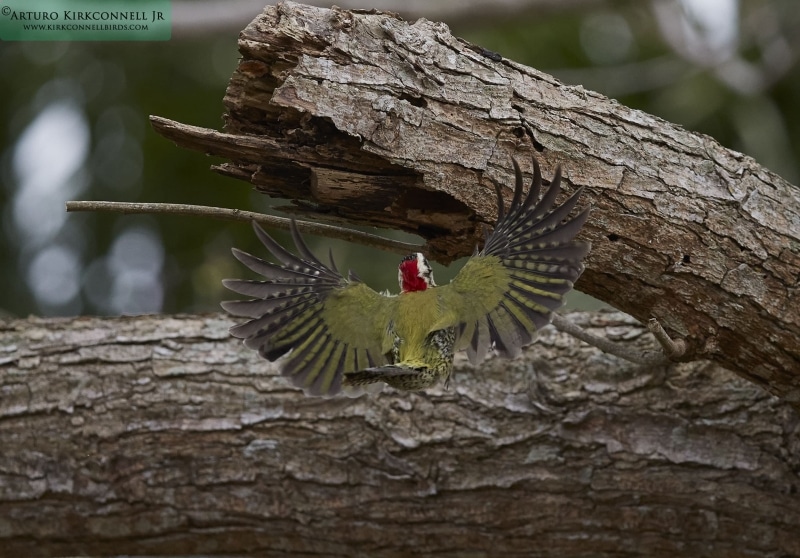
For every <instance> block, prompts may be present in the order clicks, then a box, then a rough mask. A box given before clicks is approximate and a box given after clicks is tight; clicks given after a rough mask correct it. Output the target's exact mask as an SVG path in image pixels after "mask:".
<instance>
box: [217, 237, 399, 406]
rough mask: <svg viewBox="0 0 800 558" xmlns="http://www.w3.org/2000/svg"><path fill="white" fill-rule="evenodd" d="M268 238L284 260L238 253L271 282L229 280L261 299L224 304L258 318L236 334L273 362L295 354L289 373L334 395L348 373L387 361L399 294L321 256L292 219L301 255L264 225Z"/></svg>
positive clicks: (289, 361) (310, 386) (230, 286)
mask: <svg viewBox="0 0 800 558" xmlns="http://www.w3.org/2000/svg"><path fill="white" fill-rule="evenodd" d="M253 228H254V229H255V231H256V235H257V236H258V238H259V239H260V240H261V242H262V243H263V244H264V246H266V248H267V250H269V251H270V252H271V253H272V255H273V256H274V257H275V258H276V259H277V260H278V261H279V262H281V265H279V264H274V263H270V262H267V261H264V260H262V259H260V258H257V257H255V256H251V255H250V254H248V253H246V252H242V251H241V250H237V249H235V248H234V249H233V255H234V256H236V258H237V259H238V260H239V261H240V262H242V263H243V264H244V265H246V266H247V267H249V268H250V269H251V270H253V271H255V272H256V273H258V274H259V275H261V276H263V277H264V278H265V280H263V281H250V280H240V279H226V280H224V281H223V284H224V285H225V287H227V288H228V289H230V290H232V291H234V292H236V293H239V294H243V295H246V296H250V297H253V298H252V299H250V300H234V301H226V302H223V303H222V307H223V308H224V309H225V310H226V311H227V312H229V313H230V314H233V315H234V316H244V317H247V318H251V319H250V320H249V321H246V322H244V323H242V324H239V325H236V326H234V327H233V328H231V334H232V335H233V336H235V337H239V338H241V339H244V344H245V345H246V346H247V347H249V348H251V349H256V350H258V352H259V354H260V355H261V356H262V357H264V358H265V359H267V360H269V361H274V360H276V359H278V358H279V357H281V356H283V355H285V354H287V353H289V352H290V351H291V353H290V354H289V356H288V357H287V358H286V359H285V360H284V362H283V364H282V368H281V373H282V374H283V375H284V376H288V377H289V378H290V379H291V381H292V382H293V383H294V384H295V385H296V386H299V387H302V388H304V389H305V390H306V391H308V392H310V393H312V394H314V395H333V394H335V393H338V392H339V391H340V389H341V385H342V378H343V377H344V374H345V373H347V372H356V371H359V370H363V369H364V368H369V367H372V366H379V365H382V364H386V363H387V360H386V358H385V357H384V353H385V352H386V346H385V343H386V340H385V339H384V337H385V335H386V334H385V332H386V324H387V323H388V321H389V320H388V316H389V315H390V313H391V309H392V305H393V304H394V300H395V299H394V298H393V297H388V296H384V295H381V294H378V293H377V292H375V291H374V290H372V289H370V288H369V287H367V286H366V285H365V284H364V283H362V282H361V281H360V280H359V279H358V278H357V277H356V276H355V275H353V274H352V272H351V273H350V274H349V277H348V278H345V277H343V276H342V275H341V274H340V273H339V271H338V270H337V269H336V264H335V263H334V262H333V257H332V255H331V258H330V260H331V266H330V267H328V266H326V265H325V264H323V263H322V262H320V261H319V260H318V259H317V258H316V257H315V256H314V255H313V254H312V253H311V251H310V250H309V249H308V247H307V246H306V244H305V242H303V239H302V238H301V236H300V234H299V233H298V231H297V227H296V226H295V223H294V221H292V226H291V232H292V238H293V239H294V243H295V245H296V246H297V249H298V251H299V252H300V257H298V256H296V255H294V254H292V253H291V252H289V251H287V250H285V249H284V248H283V247H282V246H281V245H280V244H278V243H277V242H275V240H273V239H272V238H271V237H270V236H269V235H268V234H267V233H266V232H264V230H263V229H262V228H261V227H259V226H258V225H257V224H256V223H253Z"/></svg>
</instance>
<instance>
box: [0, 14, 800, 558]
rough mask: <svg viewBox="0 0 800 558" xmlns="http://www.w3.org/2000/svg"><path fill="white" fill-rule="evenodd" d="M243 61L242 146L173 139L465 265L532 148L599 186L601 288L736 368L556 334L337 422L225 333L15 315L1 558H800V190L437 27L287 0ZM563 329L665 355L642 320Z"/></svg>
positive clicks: (251, 40) (233, 92)
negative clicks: (659, 363) (134, 557)
mask: <svg viewBox="0 0 800 558" xmlns="http://www.w3.org/2000/svg"><path fill="white" fill-rule="evenodd" d="M240 47H241V50H242V54H243V60H242V62H241V64H240V66H239V69H238V70H237V73H236V74H235V75H234V77H233V79H232V80H231V85H230V87H229V89H228V93H227V95H226V105H227V107H228V116H227V122H226V127H225V132H224V133H220V132H216V131H212V130H203V129H199V128H193V127H191V126H186V125H183V124H178V123H175V122H170V121H168V120H165V119H160V118H154V119H153V123H154V126H155V127H156V129H157V130H159V131H160V132H162V133H163V134H165V135H166V136H167V137H170V138H172V139H174V140H175V141H176V142H177V143H179V144H181V145H186V146H188V147H192V148H197V149H202V150H204V151H207V152H209V153H214V154H219V155H223V156H226V157H228V158H229V159H230V160H231V162H230V163H228V164H226V165H222V166H220V167H219V168H218V170H219V171H220V172H223V173H225V174H227V175H230V176H234V177H237V178H242V179H244V180H248V181H251V182H252V183H253V184H255V185H256V187H257V188H259V189H260V190H262V191H264V192H266V193H270V194H274V195H279V196H282V197H287V198H291V199H296V200H301V205H298V207H297V210H298V211H300V212H304V213H306V214H310V215H314V216H319V215H324V216H325V217H326V218H333V219H339V220H342V221H347V222H360V223H366V224H374V225H379V226H384V227H386V226H388V227H397V228H403V229H405V230H409V231H412V232H417V233H419V234H421V235H422V236H424V237H425V238H426V239H427V241H428V248H429V251H430V252H431V253H432V254H433V255H435V256H437V257H438V259H440V260H443V261H448V260H451V259H453V258H454V257H456V256H458V255H461V254H463V253H466V252H468V251H469V250H471V249H472V246H473V244H474V241H475V239H476V234H477V231H478V230H479V229H480V224H481V223H482V222H491V221H492V218H493V216H494V215H493V212H494V207H493V204H494V194H493V183H494V182H498V183H500V184H504V185H508V184H511V175H510V172H509V167H510V165H509V161H510V157H511V156H512V155H515V156H517V157H518V158H520V159H521V160H523V161H524V160H526V159H527V157H528V155H529V153H530V145H531V144H533V145H535V146H536V149H537V151H538V157H539V159H540V160H541V161H542V162H543V165H544V167H545V170H546V172H548V173H551V172H552V170H553V168H554V166H555V165H556V164H557V163H559V162H561V163H564V164H565V166H566V168H567V178H568V184H569V185H571V186H578V185H587V186H589V188H588V189H589V195H588V197H589V198H591V200H592V202H593V204H594V206H595V211H594V214H593V217H592V220H591V224H590V226H589V227H587V231H586V237H587V238H589V239H590V240H592V241H593V242H594V251H593V253H592V256H591V258H590V261H589V269H588V271H587V273H586V274H585V276H584V277H585V279H584V280H583V281H582V282H581V283H580V285H579V287H580V288H581V289H582V290H585V291H587V292H590V293H592V294H595V295H598V296H600V298H603V299H604V300H607V301H609V302H611V303H612V304H614V305H616V306H618V307H620V308H623V309H625V310H627V311H629V312H630V313H632V314H634V315H636V316H637V317H640V318H647V317H649V315H651V314H654V315H657V316H658V317H659V318H660V319H661V320H662V321H663V322H664V323H665V324H666V325H667V326H670V327H671V329H672V331H673V332H676V333H679V334H680V335H683V336H685V337H686V338H687V341H688V342H689V343H690V346H691V355H690V356H692V357H702V356H705V357H707V358H710V359H713V360H714V361H716V363H712V362H708V361H700V362H691V363H684V364H679V365H673V366H672V367H669V368H655V369H648V368H638V367H635V366H633V365H630V364H626V363H623V362H621V361H619V360H617V359H615V358H613V357H609V356H607V355H604V354H601V353H599V352H598V351H596V350H594V349H591V348H589V347H587V346H585V345H583V344H582V343H579V342H577V341H575V340H574V339H571V338H569V337H567V336H565V335H564V334H561V333H558V332H556V331H554V330H552V329H549V328H548V329H546V330H544V331H543V332H542V333H541V335H540V341H539V342H538V344H537V345H535V346H534V347H533V348H532V350H530V351H529V352H527V353H526V354H525V355H524V357H522V358H521V359H520V360H517V361H513V362H511V363H509V362H506V361H490V362H489V363H487V365H486V366H484V367H482V368H481V369H479V370H473V369H470V368H468V367H466V366H465V365H464V364H463V363H462V364H460V365H459V367H458V369H457V372H456V376H455V378H454V381H453V383H452V385H451V387H450V390H449V391H446V390H442V389H436V390H431V391H430V392H429V393H423V394H405V393H404V394H398V393H396V392H393V391H390V390H387V391H386V392H384V393H382V394H380V395H378V396H368V397H363V398H359V399H355V400H349V399H329V400H324V399H311V398H306V397H304V396H303V395H302V394H301V393H300V392H297V391H294V390H291V389H289V388H288V386H287V385H286V383H284V382H283V381H282V379H280V378H278V377H277V376H276V371H275V368H274V367H272V366H271V365H270V364H269V363H266V362H264V361H260V360H257V359H256V357H255V355H254V354H253V353H252V352H250V351H246V350H244V348H243V347H242V345H241V344H240V343H238V342H237V341H235V340H233V339H231V338H230V337H229V336H228V333H227V329H228V327H229V326H230V325H231V324H230V322H229V321H228V319H227V318H224V317H220V316H207V317H180V316H177V317H164V316H162V317H139V318H118V319H96V318H80V319H74V320H40V319H30V320H22V321H16V322H5V323H3V322H0V556H20V555H27V556H35V555H65V554H90V555H91V554H94V555H97V554H120V553H125V554H159V553H160V554H176V553H180V554H213V553H221V552H224V553H228V554H234V553H235V554H248V553H252V554H257V555H262V556H266V555H275V556H277V555H284V554H294V555H298V556H301V555H302V556H311V555H343V556H353V555H359V554H360V555H369V556H401V555H409V554H414V555H418V554H432V553H437V554H439V555H443V556H456V555H465V554H467V553H469V554H470V555H475V556H482V555H483V556H497V555H525V556H531V555H534V556H535V555H540V556H556V555H557V556H621V555H648V556H656V557H657V556H670V557H671V556H675V555H702V556H726V557H727V556H734V557H736V556H742V557H744V556H747V557H751V556H775V557H778V556H793V555H800V538H798V537H797V533H798V532H800V502H799V501H798V495H797V491H798V486H800V478H798V471H799V470H800V442H798V430H800V421H798V416H797V414H796V412H795V411H794V410H793V409H792V407H791V406H790V402H795V403H796V402H797V401H798V395H797V394H798V389H797V386H798V384H797V378H798V367H797V360H798V341H797V332H798V319H800V318H798V312H797V308H798V303H797V285H796V282H795V281H796V277H797V271H798V269H800V264H798V259H797V258H798V256H797V255H798V242H797V240H798V239H797V230H798V229H797V222H798V217H797V216H798V214H800V211H798V200H797V194H796V192H793V191H792V190H791V188H790V187H789V185H787V184H786V183H785V182H783V181H782V180H781V179H780V178H778V177H776V176H774V175H773V174H771V173H769V172H768V171H766V170H765V169H762V168H760V167H759V166H758V165H756V164H755V163H754V162H753V161H752V160H750V159H748V158H746V157H744V156H742V155H739V154H735V153H732V152H730V151H727V150H725V149H723V148H721V147H720V146H719V145H718V144H716V143H715V142H713V141H712V140H710V139H709V138H705V137H701V136H697V135H694V134H690V133H687V132H685V131H683V130H680V129H677V128H675V127H674V126H672V125H670V124H668V123H665V122H663V121H660V120H658V119H656V118H653V117H650V116H647V115H644V114H641V113H638V112H635V111H630V110H628V109H626V108H624V107H621V106H619V105H617V104H614V103H613V102H611V101H609V100H607V99H604V98H603V97H601V96H599V95H597V94H595V93H591V92H587V91H582V90H581V89H580V88H574V87H565V86H563V85H561V84H559V83H558V82H557V81H555V80H554V79H552V78H551V77H549V76H546V75H543V74H541V73H539V72H536V71H535V70H532V69H530V68H525V67H523V66H520V65H518V64H515V63H513V62H511V61H508V60H502V59H497V57H496V56H494V55H493V54H492V53H487V52H483V51H481V50H480V49H478V48H475V47H472V46H471V45H468V44H466V43H464V42H463V41H459V40H458V39H455V38H453V37H452V36H450V35H449V32H448V31H447V29H446V27H444V26H442V25H439V24H433V23H430V22H426V21H420V22H417V23H416V24H413V25H410V24H407V23H404V22H402V21H400V20H398V19H397V18H395V17H393V16H391V15H387V14H370V13H351V12H344V11H341V10H321V9H312V8H308V7H304V6H300V5H296V4H288V3H287V4H284V5H281V6H278V7H269V8H267V9H266V11H265V12H264V14H263V15H262V16H260V17H259V18H258V19H256V20H255V21H254V22H253V23H252V24H251V25H250V26H249V27H248V28H247V29H246V30H245V31H244V32H243V33H242V35H241V38H240ZM792 196H794V197H792ZM571 317H572V319H574V320H576V321H578V322H582V323H584V324H585V325H589V326H592V327H593V329H594V330H595V333H599V334H603V335H609V336H611V337H612V338H614V339H617V340H618V341H620V342H621V343H624V344H636V345H637V346H639V347H642V348H645V347H647V348H652V347H651V346H650V345H651V343H652V340H651V339H650V337H649V336H647V335H643V334H642V330H641V329H640V327H639V326H637V325H635V324H634V323H632V320H631V319H629V318H626V317H624V316H623V315H621V314H599V315H573V316H571ZM717 363H722V364H724V365H726V366H728V367H730V368H732V369H735V370H736V371H737V372H739V374H740V375H743V376H745V377H748V378H750V379H753V380H756V381H757V382H759V383H760V384H762V385H765V386H767V387H768V388H769V389H770V390H771V391H773V392H774V393H776V394H779V395H781V396H783V397H784V398H785V400H780V399H778V398H776V397H773V396H771V395H768V394H766V393H765V392H763V391H762V390H761V389H759V388H758V387H757V386H755V385H753V384H752V383H750V382H747V381H745V380H743V379H741V378H738V377H736V376H734V375H732V374H731V373H729V372H728V371H726V370H725V369H723V368H721V367H720V366H719V365H718V364H717Z"/></svg>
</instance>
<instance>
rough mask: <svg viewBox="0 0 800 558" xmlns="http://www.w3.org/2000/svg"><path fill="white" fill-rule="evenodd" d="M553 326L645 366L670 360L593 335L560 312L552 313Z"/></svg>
mask: <svg viewBox="0 0 800 558" xmlns="http://www.w3.org/2000/svg"><path fill="white" fill-rule="evenodd" d="M552 323H553V326H555V328H556V329H558V330H560V331H563V332H564V333H568V334H569V335H572V336H573V337H575V338H577V339H580V340H581V341H583V342H585V343H588V344H589V345H592V346H593V347H597V348H598V349H600V350H601V351H603V352H604V353H609V354H612V355H614V356H618V357H620V358H623V359H625V360H628V361H630V362H634V363H636V364H644V365H647V366H658V365H661V364H668V363H670V362H671V360H670V358H669V356H667V355H665V354H662V353H656V352H654V351H640V350H637V349H632V348H630V347H626V346H624V345H620V344H618V343H615V342H613V341H610V340H609V339H606V338H605V337H599V336H597V335H593V334H591V333H589V332H588V331H586V330H585V329H583V328H582V327H580V326H579V325H578V324H575V323H573V322H571V321H569V320H568V319H566V318H565V317H564V316H562V315H560V314H555V313H554V314H553V322H552Z"/></svg>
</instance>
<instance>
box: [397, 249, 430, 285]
mask: <svg viewBox="0 0 800 558" xmlns="http://www.w3.org/2000/svg"><path fill="white" fill-rule="evenodd" d="M397 281H398V282H399V283H400V291H401V292H404V293H408V292H413V291H424V290H425V289H427V288H428V287H435V286H436V283H434V281H433V270H432V269H431V266H430V265H429V264H428V260H426V259H425V256H423V255H422V254H421V253H420V252H414V253H413V254H409V255H408V256H406V257H405V258H403V259H402V261H401V262H400V266H399V267H398V268H397Z"/></svg>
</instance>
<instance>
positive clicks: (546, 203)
mask: <svg viewBox="0 0 800 558" xmlns="http://www.w3.org/2000/svg"><path fill="white" fill-rule="evenodd" d="M533 167H534V176H533V182H532V184H531V187H530V189H529V191H528V194H527V196H525V199H524V200H523V193H522V188H523V177H522V171H521V170H520V168H519V165H517V162H516V161H514V171H515V175H516V185H515V189H514V199H513V201H512V202H511V206H510V208H509V210H508V213H506V214H503V200H502V195H501V193H500V190H499V188H498V193H497V196H498V205H499V208H500V209H499V210H500V216H499V218H498V221H497V224H496V226H495V228H494V231H492V233H491V234H490V235H488V237H487V239H486V244H485V246H484V248H483V250H482V251H481V252H480V253H478V254H476V255H475V256H473V257H472V258H471V259H470V260H469V261H468V262H467V263H466V265H465V266H464V267H463V268H462V269H461V271H460V272H459V274H458V275H457V276H456V277H455V278H454V279H453V281H452V282H451V283H450V285H447V286H446V287H442V288H445V289H448V291H447V295H446V298H447V300H448V305H449V306H450V307H454V308H459V309H461V310H460V312H459V315H457V316H452V317H451V319H453V320H454V321H455V322H456V325H457V326H458V333H459V340H458V343H457V348H460V349H463V348H466V349H467V354H468V356H469V359H470V362H472V363H473V364H477V363H479V362H481V361H482V360H483V359H484V358H485V356H486V353H487V352H488V350H489V349H490V348H491V347H492V346H494V347H495V348H496V349H497V350H498V352H499V353H500V354H501V355H502V356H505V357H508V358H513V357H515V356H517V355H518V354H519V352H520V350H521V349H522V347H524V346H525V345H528V344H529V343H531V342H532V341H533V339H534V336H535V333H536V331H537V330H539V329H541V328H542V327H544V326H545V325H547V324H549V323H550V321H551V320H552V313H553V311H554V310H556V309H558V308H560V307H561V306H562V305H563V304H564V295H565V294H566V293H567V292H569V291H570V290H571V289H572V285H573V283H574V282H575V281H576V280H577V279H578V277H579V276H580V275H581V273H582V272H583V261H582V260H583V258H584V257H585V256H586V254H587V253H588V252H589V249H590V245H589V243H586V242H579V241H575V240H574V237H575V235H576V234H577V233H578V231H580V229H581V227H582V226H583V224H584V223H585V222H586V219H587V218H588V216H589V208H588V207H586V208H585V209H583V210H582V211H580V212H578V213H577V214H575V215H574V216H572V217H570V214H571V213H572V210H573V209H574V208H575V206H576V204H577V203H578V199H579V197H580V194H581V190H578V191H576V192H575V193H574V194H573V195H572V196H570V197H569V198H568V199H567V200H566V201H565V202H564V203H562V204H561V205H558V206H556V205H555V201H556V198H557V197H558V195H559V193H560V191H561V169H560V168H558V169H556V174H555V176H554V177H553V180H552V181H551V183H550V187H549V188H548V190H547V192H546V193H545V194H544V196H543V197H542V199H541V200H539V201H538V202H537V200H538V198H539V195H540V192H541V189H542V174H541V170H540V168H539V164H538V162H537V161H536V159H535V158H534V159H533Z"/></svg>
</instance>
